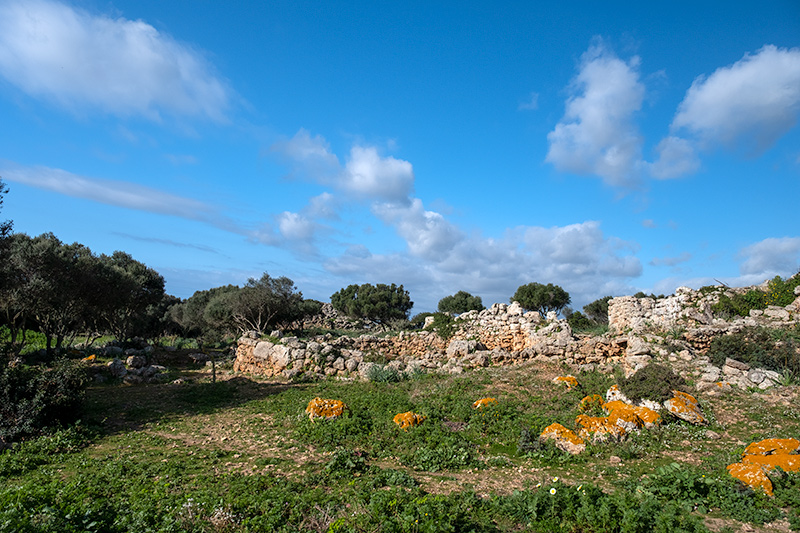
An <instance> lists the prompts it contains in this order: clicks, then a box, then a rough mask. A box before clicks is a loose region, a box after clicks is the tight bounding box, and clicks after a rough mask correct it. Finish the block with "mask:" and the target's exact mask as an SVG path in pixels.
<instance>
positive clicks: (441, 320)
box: [426, 313, 458, 341]
mask: <svg viewBox="0 0 800 533" xmlns="http://www.w3.org/2000/svg"><path fill="white" fill-rule="evenodd" d="M426 329H427V330H428V331H435V332H436V333H437V334H438V335H439V336H440V337H441V338H442V339H444V340H445V341H447V340H450V338H451V337H452V336H453V335H455V333H456V331H457V330H458V325H457V323H456V319H455V318H453V315H451V314H449V313H434V314H433V323H432V324H431V325H429V326H428V327H427V328H426Z"/></svg>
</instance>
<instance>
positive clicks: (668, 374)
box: [618, 363, 686, 402]
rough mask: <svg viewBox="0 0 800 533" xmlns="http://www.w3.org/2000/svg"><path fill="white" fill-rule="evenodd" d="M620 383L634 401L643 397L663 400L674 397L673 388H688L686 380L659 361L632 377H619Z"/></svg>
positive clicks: (620, 386)
mask: <svg viewBox="0 0 800 533" xmlns="http://www.w3.org/2000/svg"><path fill="white" fill-rule="evenodd" d="M618 385H619V388H620V390H621V391H622V392H624V393H625V396H627V397H628V398H629V399H630V400H631V401H633V402H636V401H639V400H641V399H647V400H653V401H656V402H663V401H665V400H669V399H670V398H672V391H673V390H681V391H685V390H686V380H684V379H683V378H682V377H680V376H679V375H677V374H676V373H675V372H673V371H672V369H670V368H669V367H666V366H664V365H660V364H658V363H651V364H649V365H647V366H646V367H644V368H642V369H640V370H638V371H637V372H636V373H634V374H633V375H631V376H630V377H628V378H625V377H623V378H621V379H619V382H618Z"/></svg>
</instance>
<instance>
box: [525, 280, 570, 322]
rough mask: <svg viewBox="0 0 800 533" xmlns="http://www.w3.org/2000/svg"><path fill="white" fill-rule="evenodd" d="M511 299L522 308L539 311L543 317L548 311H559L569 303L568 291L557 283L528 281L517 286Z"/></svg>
mask: <svg viewBox="0 0 800 533" xmlns="http://www.w3.org/2000/svg"><path fill="white" fill-rule="evenodd" d="M511 301H512V302H517V303H518V304H519V305H521V306H522V307H523V308H524V309H528V310H531V311H539V314H540V315H541V316H542V318H544V317H546V316H547V313H548V312H550V311H555V312H556V313H560V312H561V310H562V309H564V307H565V306H567V305H568V304H569V302H570V297H569V293H568V292H567V291H565V290H564V289H562V288H561V287H559V286H558V285H553V284H552V283H548V284H547V285H543V284H541V283H528V284H527V285H520V286H519V287H518V288H517V291H516V292H515V293H514V296H512V297H511Z"/></svg>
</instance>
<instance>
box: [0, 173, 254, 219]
mask: <svg viewBox="0 0 800 533" xmlns="http://www.w3.org/2000/svg"><path fill="white" fill-rule="evenodd" d="M0 164H2V166H3V167H4V168H0V175H2V176H3V179H7V180H8V181H14V182H17V183H22V184H23V185H27V186H30V187H35V188H37V189H44V190H48V191H53V192H57V193H60V194H64V195H67V196H72V197H75V198H84V199H87V200H92V201H94V202H99V203H102V204H108V205H115V206H118V207H124V208H127V209H135V210H138V211H147V212H150V213H157V214H160V215H171V216H177V217H181V218H186V219H189V220H197V221H200V222H205V223H207V224H211V225H212V226H216V227H218V228H220V229H223V230H225V231H230V232H233V233H242V229H241V228H240V227H239V226H238V225H237V224H236V223H235V222H234V221H233V220H231V219H229V218H228V217H225V216H223V215H221V214H220V213H219V211H218V209H217V208H215V207H214V206H211V205H209V204H206V203H205V202H201V201H199V200H193V199H191V198H185V197H182V196H176V195H174V194H169V193H166V192H163V191H160V190H158V189H152V188H150V187H144V186H142V185H137V184H134V183H129V182H124V181H112V180H101V179H96V178H87V177H84V176H79V175H77V174H73V173H71V172H67V171H66V170H62V169H59V168H49V167H43V166H35V167H23V166H20V165H16V164H14V163H11V162H8V161H0Z"/></svg>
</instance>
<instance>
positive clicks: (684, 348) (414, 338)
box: [234, 286, 800, 388]
mask: <svg viewBox="0 0 800 533" xmlns="http://www.w3.org/2000/svg"><path fill="white" fill-rule="evenodd" d="M799 289H800V288H799ZM747 290H749V288H743V289H730V288H727V287H722V286H720V287H716V288H713V289H711V290H709V289H705V290H703V291H695V290H692V289H690V288H687V287H680V288H678V289H677V290H676V291H675V294H673V295H670V296H667V297H664V298H636V297H633V296H624V297H619V298H613V299H611V300H610V301H609V332H608V333H606V334H604V335H600V336H587V335H576V334H575V333H574V332H573V331H572V329H571V327H570V326H569V324H568V323H567V321H566V320H563V319H558V318H557V317H556V316H555V315H553V314H551V315H550V316H548V317H547V319H543V318H542V317H540V316H539V314H538V313H536V312H525V311H524V309H522V308H521V307H520V306H519V305H518V304H516V303H513V304H510V305H509V304H494V305H492V306H491V307H490V308H489V309H485V310H483V311H480V312H477V311H470V312H468V313H464V314H462V315H460V316H458V317H457V318H456V325H457V328H456V333H455V334H454V336H453V337H452V338H451V339H449V341H445V340H444V339H442V338H441V337H439V336H438V335H437V334H436V333H433V332H428V331H419V332H401V333H400V334H399V335H396V336H392V337H378V336H373V335H362V336H360V337H334V336H333V335H330V334H327V335H322V336H318V337H315V338H314V339H312V340H305V341H301V340H299V339H297V338H294V337H291V338H285V339H281V340H280V341H279V342H271V341H268V340H261V339H257V338H255V336H254V335H246V336H245V337H243V338H242V339H241V340H240V341H239V345H238V349H237V352H236V361H235V364H234V370H237V371H242V372H247V373H252V374H259V375H263V376H283V377H289V378H291V377H294V376H298V375H301V374H306V375H316V376H335V377H351V378H355V377H358V378H361V379H366V377H367V376H368V375H369V372H370V369H371V368H373V367H374V366H375V365H376V364H382V365H387V366H388V367H390V368H392V369H394V370H396V371H398V372H409V371H414V370H415V369H425V370H428V371H438V372H449V373H458V372H463V371H464V370H465V369H469V368H475V367H484V366H488V365H497V364H513V363H515V362H519V361H523V360H530V359H535V360H553V361H559V362H563V363H566V364H569V365H572V366H574V367H576V368H581V369H591V368H600V369H601V370H608V369H611V368H612V367H613V366H619V367H621V368H622V369H623V370H624V371H625V373H626V374H627V375H630V374H632V373H633V372H635V371H636V370H638V369H640V368H643V367H644V366H646V365H648V364H649V363H650V362H651V361H653V360H654V358H655V359H658V360H660V361H667V362H670V363H671V364H672V365H673V366H674V367H676V368H677V369H679V371H680V372H681V373H682V374H683V375H684V376H685V377H689V378H691V379H694V380H695V381H697V382H698V383H699V387H700V388H703V387H705V388H712V387H725V386H730V385H738V386H740V387H760V388H766V387H769V386H772V385H773V384H774V383H775V382H776V381H777V379H778V376H777V375H776V374H775V373H774V372H772V373H770V372H768V371H764V370H761V369H754V368H750V367H747V368H746V369H745V368H743V367H744V366H747V365H745V364H744V363H741V362H738V361H734V360H730V361H729V362H728V363H726V364H725V365H724V366H723V367H722V368H717V367H714V366H713V365H712V364H711V363H710V360H709V359H708V358H707V357H705V355H704V354H705V352H706V351H707V349H708V347H709V345H710V344H711V341H712V340H713V339H714V338H715V337H717V336H719V335H724V334H727V333H731V332H736V331H740V330H741V329H743V328H744V327H746V326H751V325H762V326H768V327H782V326H787V325H792V324H797V323H800V320H799V319H800V290H798V291H796V292H797V293H798V298H797V299H796V300H795V301H794V302H793V303H792V304H791V305H789V306H786V307H785V308H773V307H771V308H768V309H766V310H764V311H754V312H752V313H751V316H749V317H745V318H739V319H736V320H733V321H725V320H721V319H719V318H714V316H713V314H712V306H713V305H714V304H715V303H716V302H717V301H719V297H720V295H721V294H728V295H729V296H730V295H731V294H732V292H733V291H742V292H744V291H747ZM321 320H323V321H324V322H325V323H328V324H333V323H337V321H339V320H340V319H339V318H338V317H337V316H336V314H335V312H334V311H332V308H327V309H326V313H325V315H324V316H323V317H322V318H321Z"/></svg>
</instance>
